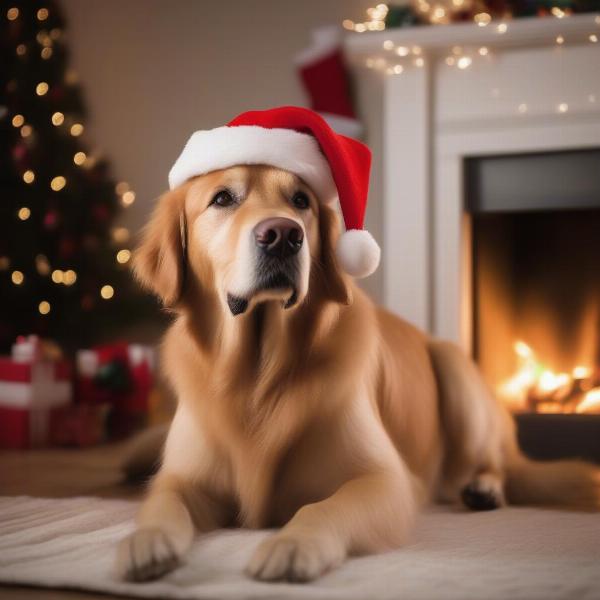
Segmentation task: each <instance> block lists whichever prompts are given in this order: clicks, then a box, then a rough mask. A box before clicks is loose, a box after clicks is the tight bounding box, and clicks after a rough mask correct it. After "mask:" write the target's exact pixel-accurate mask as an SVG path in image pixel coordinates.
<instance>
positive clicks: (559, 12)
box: [550, 6, 567, 19]
mask: <svg viewBox="0 0 600 600" xmlns="http://www.w3.org/2000/svg"><path fill="white" fill-rule="evenodd" d="M550 12H551V13H552V15H553V16H555V17H556V18H557V19H563V18H564V17H565V16H566V15H567V13H566V12H565V11H564V10H563V9H562V8H559V7H558V6H553V7H552V8H551V9H550Z"/></svg>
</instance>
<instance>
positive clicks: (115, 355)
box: [75, 342, 155, 438]
mask: <svg viewBox="0 0 600 600" xmlns="http://www.w3.org/2000/svg"><path fill="white" fill-rule="evenodd" d="M76 366H77V369H76V380H75V397H76V402H77V403H78V404H83V405H91V406H109V407H110V411H109V413H108V416H107V430H108V431H107V434H108V437H110V438H119V437H123V436H125V435H128V434H130V433H131V432H133V431H135V430H136V429H138V428H140V427H142V426H143V425H144V424H145V423H146V420H147V416H148V408H149V395H150V391H151V389H152V385H153V372H154V367H155V352H154V349H153V348H152V347H150V346H144V345H141V344H126V343H124V342H119V343H115V344H110V345H105V346H98V347H96V348H93V349H89V350H80V351H79V352H78V353H77V357H76Z"/></svg>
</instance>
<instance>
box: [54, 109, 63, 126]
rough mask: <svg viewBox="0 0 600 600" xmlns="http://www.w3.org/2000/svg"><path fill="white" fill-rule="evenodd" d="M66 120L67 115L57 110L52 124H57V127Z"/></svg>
mask: <svg viewBox="0 0 600 600" xmlns="http://www.w3.org/2000/svg"><path fill="white" fill-rule="evenodd" d="M64 121H65V115H63V114H62V113H61V112H55V113H54V114H53V115H52V125H55V126H56V127H58V126H59V125H62V124H63V123H64Z"/></svg>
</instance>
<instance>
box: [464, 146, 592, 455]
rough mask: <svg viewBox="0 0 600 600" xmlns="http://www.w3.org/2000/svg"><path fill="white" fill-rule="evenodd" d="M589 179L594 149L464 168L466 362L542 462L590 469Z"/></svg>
mask: <svg viewBox="0 0 600 600" xmlns="http://www.w3.org/2000/svg"><path fill="white" fill-rule="evenodd" d="M598 173H600V150H597V149H590V150H583V151H569V152H548V153H534V154H525V155H521V154H519V155H505V156H487V157H483V158H467V159H466V160H465V199H466V203H465V208H466V211H467V213H468V214H469V216H470V230H471V236H470V240H471V256H472V259H471V274H472V275H471V276H472V284H471V286H470V289H471V293H472V300H471V303H470V304H471V307H472V318H473V326H472V328H471V331H472V336H473V339H472V349H473V355H474V358H475V359H476V360H477V362H478V363H479V366H480V368H481V370H482V372H483V374H484V376H485V377H486V379H487V381H488V383H489V384H490V385H491V386H492V388H493V389H494V390H495V392H496V394H497V396H498V397H499V399H500V400H501V401H502V402H504V403H505V404H506V405H507V407H508V408H509V409H510V410H511V411H512V412H513V413H515V414H516V415H517V419H518V423H519V427H520V433H521V441H522V444H523V445H524V446H525V448H526V449H528V450H529V453H530V454H534V455H536V456H539V457H542V458H555V457H560V456H586V457H587V458H593V459H597V460H598V459H600V178H599V177H598ZM532 413H535V416H534V415H533V414H532ZM547 415H562V416H547Z"/></svg>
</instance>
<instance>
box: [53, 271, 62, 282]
mask: <svg viewBox="0 0 600 600" xmlns="http://www.w3.org/2000/svg"><path fill="white" fill-rule="evenodd" d="M63 280H64V273H63V272H62V271H61V270H60V269H55V270H54V271H52V281H53V282H54V283H62V282H63Z"/></svg>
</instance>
